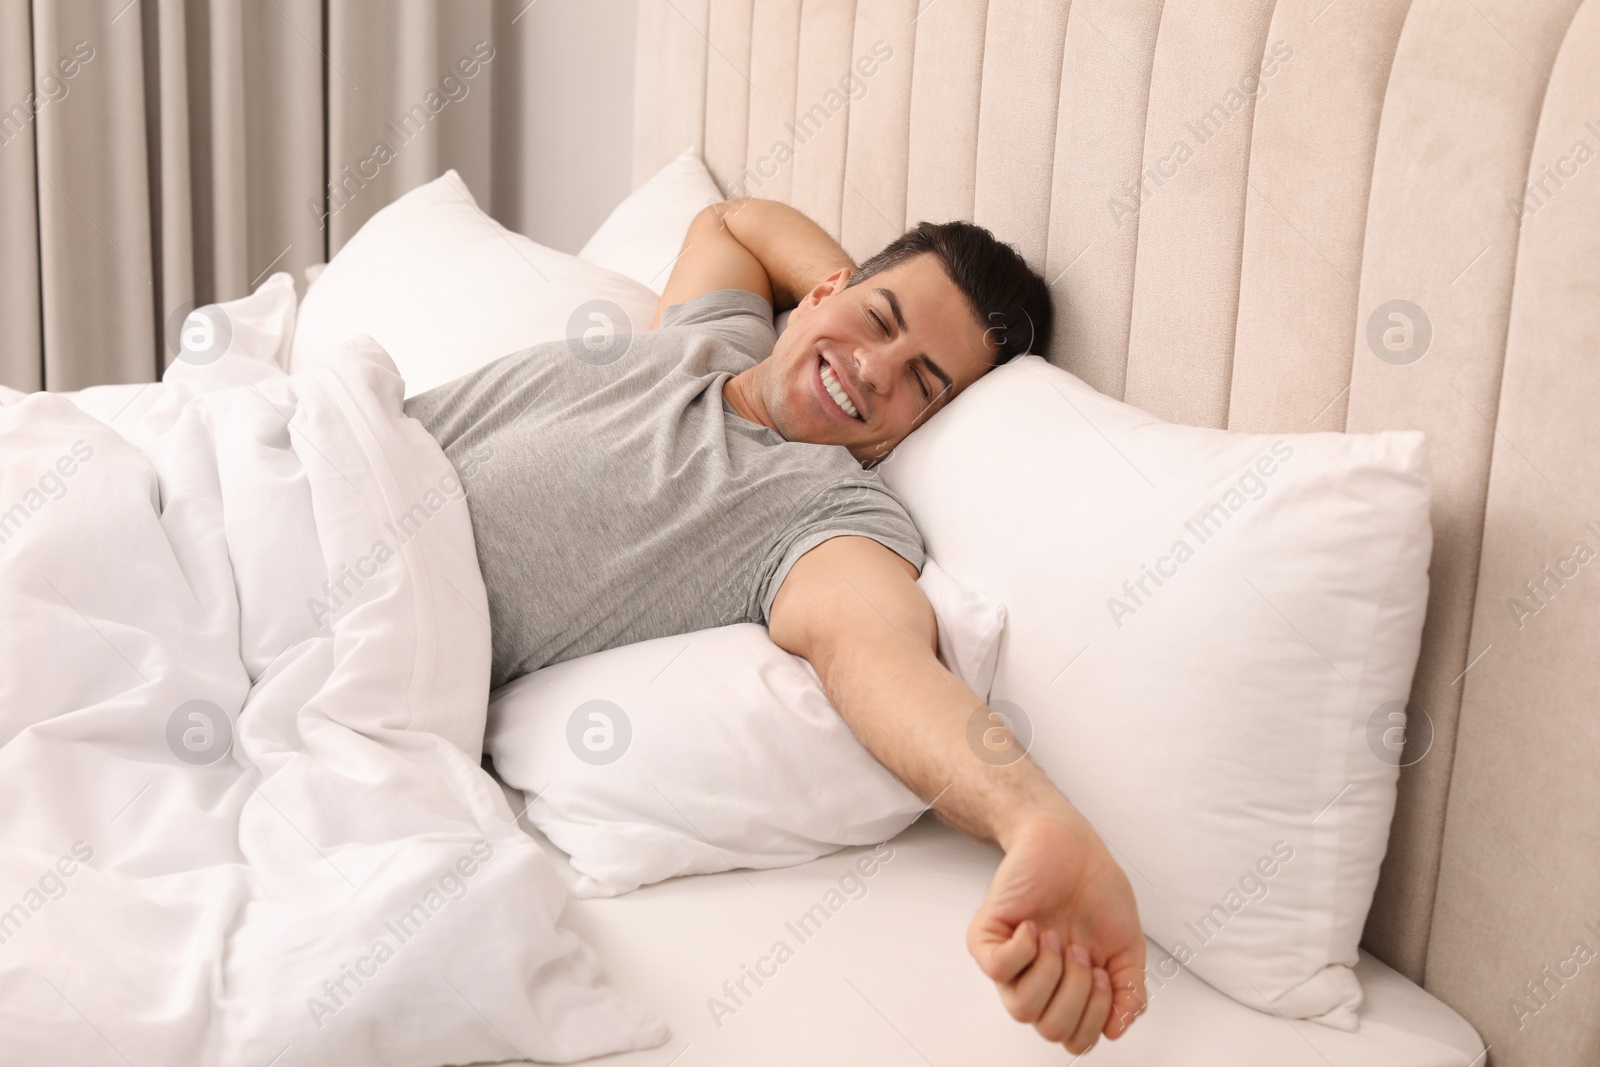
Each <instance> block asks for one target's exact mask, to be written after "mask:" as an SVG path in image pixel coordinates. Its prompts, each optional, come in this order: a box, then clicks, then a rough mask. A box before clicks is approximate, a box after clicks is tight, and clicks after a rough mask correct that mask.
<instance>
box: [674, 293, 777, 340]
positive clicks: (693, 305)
mask: <svg viewBox="0 0 1600 1067" xmlns="http://www.w3.org/2000/svg"><path fill="white" fill-rule="evenodd" d="M730 320H732V321H736V322H740V323H741V324H746V323H748V324H749V325H761V326H764V327H765V328H766V329H767V331H768V332H772V333H773V336H774V337H776V336H777V334H776V332H773V326H772V305H771V304H770V303H768V302H767V300H766V298H765V297H763V296H761V295H760V294H758V293H752V292H750V291H749V290H746V289H713V290H711V291H710V292H708V293H701V294H700V295H699V296H697V297H693V298H691V299H689V300H685V301H683V302H682V303H678V304H673V305H672V306H671V307H668V308H665V309H663V310H662V312H661V328H662V329H663V330H665V329H670V328H672V327H675V326H696V325H703V324H706V323H712V322H724V321H730Z"/></svg>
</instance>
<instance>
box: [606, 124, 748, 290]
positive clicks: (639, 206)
mask: <svg viewBox="0 0 1600 1067" xmlns="http://www.w3.org/2000/svg"><path fill="white" fill-rule="evenodd" d="M723 199H726V198H725V197H724V196H723V195H722V191H721V190H720V189H718V188H717V183H716V180H715V179H714V178H712V177H711V172H710V171H708V170H706V165H705V164H704V163H702V162H701V161H700V153H699V152H696V151H695V150H694V149H693V148H689V149H685V150H684V153H683V154H682V155H680V156H679V157H678V158H677V159H674V160H673V161H672V162H671V163H668V164H667V165H666V166H665V167H662V168H661V169H660V170H659V171H657V172H656V173H655V176H654V177H652V178H651V179H650V180H649V181H647V182H645V183H644V184H643V185H641V186H639V188H637V189H635V190H634V191H633V192H632V193H630V194H629V195H628V197H627V199H625V200H623V202H622V203H620V204H618V205H617V206H616V209H615V210H613V211H612V212H611V214H610V215H608V216H607V217H606V221H604V222H602V223H601V224H600V228H599V229H598V230H596V231H595V232H594V236H593V237H591V238H589V242H588V243H587V244H585V245H584V246H583V248H582V249H581V250H579V252H578V258H579V259H583V260H587V261H588V262H590V263H593V264H595V265H597V266H601V267H605V268H606V269H607V270H614V271H616V272H617V273H618V274H622V275H626V276H627V277H629V278H632V279H633V280H634V281H636V282H638V283H639V284H641V285H643V286H645V287H646V288H648V289H650V290H651V291H653V292H655V293H657V294H660V292H661V290H662V289H664V288H666V285H667V279H668V278H669V277H671V275H672V264H673V263H674V261H676V260H677V258H678V252H679V250H680V249H682V248H683V238H684V236H685V235H686V234H687V233H688V232H689V224H690V223H691V222H693V221H694V217H695V216H696V215H698V214H700V212H701V210H702V209H704V208H706V207H708V206H709V205H711V204H715V203H717V202H718V201H719V200H723Z"/></svg>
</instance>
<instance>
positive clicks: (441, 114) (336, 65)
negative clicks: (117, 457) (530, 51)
mask: <svg viewBox="0 0 1600 1067" xmlns="http://www.w3.org/2000/svg"><path fill="white" fill-rule="evenodd" d="M520 6H521V5H520V4H518V5H515V6H513V5H512V4H509V3H505V4H502V3H499V2H496V0H132V2H129V0H0V384H4V385H8V386H11V387H13V388H16V389H22V390H33V389H40V388H48V389H52V390H65V389H77V388H82V387H84V386H89V385H99V384H105V383H113V382H141V381H151V380H154V379H155V378H156V377H158V376H159V375H160V373H161V371H162V370H163V369H164V368H165V367H166V365H167V364H168V362H170V360H171V358H172V354H173V351H175V349H172V348H169V347H168V338H169V336H170V335H171V334H173V333H174V332H175V331H176V325H177V323H181V321H182V315H183V314H185V313H186V312H187V310H188V309H189V308H191V307H193V306H194V305H195V304H196V303H202V304H203V303H207V302H210V301H218V300H230V299H234V298H236V297H240V296H243V295H245V294H246V293H248V292H250V291H251V290H252V289H253V288H254V287H255V286H256V285H257V284H259V282H260V281H261V280H262V279H264V278H265V277H266V276H267V275H268V274H270V273H272V272H275V271H280V270H284V271H289V272H290V273H292V274H293V275H294V276H295V278H296V281H297V284H300V285H301V286H302V291H303V280H302V272H303V270H304V268H305V267H307V266H309V265H311V264H313V263H318V262H323V261H325V260H326V259H327V258H328V257H329V255H331V254H332V253H333V252H335V251H337V250H338V249H339V247H340V246H341V245H342V244H343V243H344V242H345V241H346V240H348V238H349V237H350V235H351V234H352V233H354V232H355V231H356V229H357V228H359V227H360V225H361V223H362V222H364V221H366V219H367V218H369V217H371V215H372V214H373V213H374V212H375V211H377V210H378V209H379V208H381V207H382V206H384V205H385V204H387V203H389V202H390V201H391V200H393V199H394V198H395V196H397V195H399V194H400V193H401V192H404V191H405V190H407V189H409V188H412V187H413V186H415V185H417V184H418V183H420V182H423V181H427V180H429V179H431V178H434V177H436V176H437V175H438V174H439V173H440V172H441V171H442V170H444V169H445V168H446V167H454V168H456V169H457V170H458V171H459V172H460V173H461V175H462V177H463V178H464V179H466V181H467V184H468V186H469V187H470V188H471V189H472V190H473V191H474V193H475V194H476V195H477V196H478V198H479V201H480V203H482V204H484V205H485V207H489V206H490V205H491V204H492V197H493V189H492V187H491V176H492V175H493V174H494V173H495V172H496V169H497V168H496V166H495V160H494V155H493V147H494V145H496V144H501V145H502V146H503V147H504V146H508V145H513V144H514V142H515V132H514V127H512V126H510V125H508V124H512V123H515V122H516V120H517V114H516V112H517V107H516V105H515V100H514V99H513V98H512V97H511V96H510V95H509V94H504V93H502V94H501V96H502V99H501V101H500V103H501V106H500V107H498V108H497V107H496V93H495V90H494V85H495V75H496V73H497V71H503V70H506V68H508V66H514V63H515V58H514V56H507V55H506V54H505V53H506V51H507V50H506V49H503V48H497V47H496V46H497V41H498V40H499V39H501V38H509V37H510V32H511V30H510V23H511V21H512V20H513V19H514V18H515V17H516V16H517V8H518V7H520ZM508 59H509V60H510V61H511V62H510V63H508V62H507V60H508ZM497 116H498V118H499V121H500V125H501V126H502V127H506V129H505V130H504V131H503V133H504V136H502V137H500V138H496V137H494V136H493V134H494V131H495V129H496V120H497ZM499 170H500V171H501V173H502V174H503V173H505V171H506V167H505V166H504V165H502V166H501V167H500V168H499ZM174 318H176V319H177V322H176V323H175V322H173V321H172V320H173V319H174Z"/></svg>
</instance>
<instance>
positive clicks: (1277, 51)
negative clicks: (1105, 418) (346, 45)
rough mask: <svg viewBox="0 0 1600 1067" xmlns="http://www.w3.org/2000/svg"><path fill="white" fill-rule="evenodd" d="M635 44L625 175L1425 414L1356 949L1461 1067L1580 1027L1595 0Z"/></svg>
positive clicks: (1076, 345)
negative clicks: (1407, 704) (1399, 991)
mask: <svg viewBox="0 0 1600 1067" xmlns="http://www.w3.org/2000/svg"><path fill="white" fill-rule="evenodd" d="M638 42H639V44H638V49H639V53H638V54H639V58H638V70H637V83H636V90H635V92H636V98H635V101H636V103H635V115H636V117H635V132H634V179H635V184H637V183H638V182H641V181H643V180H644V179H645V178H646V177H648V176H649V175H651V174H653V173H654V172H655V171H656V170H657V169H658V168H659V167H661V166H662V165H663V164H665V163H666V162H668V161H669V160H670V159H672V158H673V157H674V156H675V155H676V154H677V153H679V152H680V151H681V150H682V149H683V148H684V147H686V146H689V145H693V146H697V147H699V148H700V149H701V150H702V152H703V154H704V157H705V159H706V162H707V164H708V165H709V166H710V168H711V170H712V172H713V174H714V175H715V176H716V178H717V179H718V181H719V182H720V184H721V185H722V187H723V190H724V191H725V192H727V193H729V194H730V195H732V194H735V193H741V194H745V195H751V196H760V197H769V198H774V199H778V200H783V201H787V202H788V203H791V204H793V205H794V206H796V207H798V208H800V209H802V210H803V211H805V212H806V213H807V214H809V215H810V216H812V217H813V218H815V219H816V220H818V221H819V222H820V223H821V224H822V225H823V226H824V227H825V228H826V229H828V230H829V231H830V232H831V233H833V234H834V235H835V236H836V237H837V238H838V239H839V241H840V242H841V244H843V245H844V247H845V249H846V250H847V251H849V252H850V253H851V254H852V255H853V256H855V257H856V258H857V259H858V260H859V259H862V258H864V257H865V256H867V255H869V254H870V253H872V252H873V251H875V250H876V249H878V248H879V247H881V246H882V245H883V244H884V243H885V242H887V241H888V240H889V239H890V238H892V237H894V236H896V235H897V234H899V233H900V232H901V231H902V230H903V229H904V228H905V226H906V225H907V224H908V223H915V222H917V221H918V220H921V219H932V220H946V219H954V218H963V219H972V220H974V221H976V222H978V223H981V224H982V225H985V226H987V227H989V228H990V229H992V230H993V231H995V233H996V234H997V235H998V236H999V237H1001V238H1002V239H1004V240H1007V241H1009V242H1011V243H1012V244H1014V245H1015V246H1016V247H1017V248H1019V249H1020V250H1021V251H1022V252H1023V253H1024V254H1025V255H1026V256H1027V258H1028V260H1029V261H1030V262H1031V263H1032V264H1033V265H1034V266H1035V268H1037V269H1039V270H1040V271H1041V273H1043V274H1044V276H1045V278H1046V279H1048V280H1049V281H1050V282H1051V285H1052V287H1053V292H1054V295H1055V299H1056V305H1057V319H1058V322H1059V324H1060V325H1059V326H1058V328H1057V332H1056V337H1055V341H1054V347H1053V349H1052V350H1051V351H1050V352H1048V353H1046V355H1047V356H1048V358H1049V359H1050V360H1051V361H1052V362H1054V363H1056V364H1058V365H1060V366H1062V367H1065V368H1066V369H1068V370H1070V371H1072V372H1073V373H1075V374H1077V375H1079V376H1080V377H1082V378H1084V379H1085V380H1087V381H1088V382H1089V383H1091V384H1092V385H1094V386H1095V387H1097V388H1098V389H1100V390H1102V391H1104V392H1106V393H1109V394H1110V395H1112V396H1115V397H1120V398H1122V399H1124V400H1126V401H1128V402H1130V403H1133V404H1136V405H1138V406H1140V407H1143V408H1146V409H1148V410H1150V411H1152V412H1155V413H1156V414H1158V415H1161V416H1162V417H1164V418H1167V419H1169V420H1175V421H1182V422H1187V423H1194V424H1198V425H1204V426H1218V427H1231V428H1235V429H1240V430H1252V431H1276V432H1289V431H1313V430H1330V431H1342V430H1347V431H1352V432H1356V431H1368V430H1377V429H1384V428H1416V429H1423V430H1426V431H1428V432H1429V434H1430V436H1431V440H1432V462H1433V467H1434V474H1435V479H1436V481H1435V486H1436V489H1435V492H1436V499H1435V502H1434V511H1433V521H1434V532H1435V548H1434V557H1433V566H1432V571H1431V577H1432V600H1431V605H1430V612H1429V616H1428V623H1427V627H1426V631H1425V634H1424V644H1423V652H1422V658H1421V662H1420V664H1419V666H1418V672H1417V679H1416V683H1415V686H1414V690H1413V694H1412V695H1413V701H1412V715H1411V718H1412V725H1411V737H1410V747H1409V748H1408V750H1407V759H1408V761H1409V760H1411V759H1413V758H1414V757H1415V755H1416V753H1418V752H1420V751H1423V750H1425V751H1426V755H1425V756H1423V757H1422V758H1421V759H1420V760H1417V761H1416V762H1414V763H1412V764H1411V765H1409V766H1407V767H1406V768H1405V770H1404V772H1403V775H1402V778H1401V783H1400V798H1399V808H1398V811H1397V813H1396V817H1395V822H1394V827H1393V830H1392V833H1391V836H1390V841H1389V852H1388V857H1387V859H1386V860H1385V863H1384V867H1383V876H1382V880H1381V882H1380V884H1379V887H1378V893H1377V898H1376V900H1375V902H1374V905H1373V909H1372V913H1371V917H1370V919H1369V921H1368V924H1367V931H1366V939H1365V942H1364V943H1365V945H1366V947H1367V948H1368V949H1369V950H1370V951H1372V952H1373V953H1375V954H1376V955H1378V956H1379V957H1380V958H1382V959H1384V960H1386V961H1387V962H1389V963H1390V964H1392V965H1393V966H1395V967H1396V968H1398V969H1399V970H1400V971H1402V972H1403V973H1405V974H1407V975H1408V976H1410V977H1411V978H1413V979H1415V980H1418V981H1421V982H1423V983H1424V984H1425V985H1426V986H1427V988H1428V989H1430V990H1431V991H1432V992H1434V993H1435V995H1437V996H1439V997H1440V998H1441V999H1443V1000H1445V1001H1446V1002H1448V1003H1450V1004H1451V1005H1452V1006H1454V1007H1455V1008H1456V1009H1457V1010H1459V1011H1460V1012H1462V1014H1464V1015H1465V1016H1467V1018H1468V1019H1470V1020H1471V1021H1472V1022H1473V1023H1474V1024H1475V1025H1476V1026H1477V1027H1478V1028H1479V1030H1480V1031H1481V1032H1482V1033H1483V1034H1484V1037H1485V1039H1486V1040H1487V1041H1489V1042H1490V1043H1491V1044H1492V1046H1493V1051H1492V1053H1491V1056H1492V1057H1493V1059H1494V1061H1495V1062H1496V1063H1499V1064H1504V1065H1522V1064H1529V1065H1534V1064H1538V1065H1546V1064H1555V1063H1567V1062H1579V1061H1580V1060H1583V1061H1585V1062H1592V1061H1594V1060H1595V1059H1596V1058H1597V1057H1600V1027H1596V1025H1595V1023H1594V1022H1593V1020H1594V1019H1595V1018H1597V1017H1600V962H1596V963H1595V964H1593V965H1592V967H1591V966H1584V967H1583V968H1582V976H1581V977H1577V978H1573V977H1571V970H1572V967H1573V966H1576V964H1574V963H1572V962H1571V960H1572V959H1573V958H1574V956H1573V954H1574V946H1575V943H1577V942H1583V943H1584V944H1586V945H1587V946H1589V947H1591V948H1593V949H1595V950H1596V951H1597V952H1600V773H1597V771H1600V695H1597V694H1600V648H1597V645H1600V558H1596V557H1595V553H1596V552H1600V474H1597V472H1596V469H1595V467H1594V466H1593V463H1594V457H1595V456H1597V455H1600V352H1597V349H1600V0H1590V2H1588V3H1584V2H1582V0H1471V2H1470V3H1469V2H1463V0H1416V2H1415V3H1408V2H1406V0H1381V2H1380V0H1361V2H1359V3H1356V2H1351V0H1278V2H1276V3H1274V2H1273V0H1167V2H1166V3H1165V4H1164V5H1163V4H1162V3H1160V2H1156V0H1151V2H1145V3H1135V2H1115V3H1114V2H1111V0H1093V2H1090V0H1075V2H1071V3H1069V2H1067V0H987V2H985V0H859V3H857V2H854V0H806V2H802V0H642V2H641V5H640V15H639V34H638ZM1586 123H1587V124H1586ZM1580 144H1581V145H1583V146H1584V147H1583V148H1580V147H1579V145H1580ZM1578 542H1582V543H1583V545H1584V546H1585V548H1584V550H1579V549H1578V548H1577V547H1576V546H1577V543H1578ZM1580 557H1581V558H1582V562H1579V559H1580ZM1591 558H1593V559H1595V562H1593V563H1589V562H1588V560H1589V559H1591ZM1529 583H1531V584H1529ZM1424 714H1425V718H1426V720H1427V722H1429V723H1431V742H1429V741H1427V739H1426V738H1425V737H1424V734H1425V733H1426V732H1427V731H1425V730H1423V729H1421V728H1420V727H1419V725H1418V724H1419V722H1421V721H1422V720H1423V718H1424ZM1589 924H1592V925H1589ZM1563 961H1567V962H1565V963H1564V962H1563ZM1547 965H1548V966H1549V967H1551V968H1552V970H1551V971H1548V972H1545V971H1543V970H1542V969H1543V968H1545V967H1546V966H1547ZM1591 969H1592V973H1590V971H1591ZM1547 974H1555V975H1557V976H1558V980H1557V981H1549V980H1546V978H1545V975H1547ZM1561 974H1566V975H1567V976H1568V977H1567V978H1566V979H1565V981H1564V982H1563V981H1560V980H1559V976H1560V975H1561ZM1529 982H1532V983H1534V986H1532V987H1529V986H1527V985H1525V983H1529ZM1535 990H1543V992H1541V993H1538V994H1536V993H1535ZM1515 1003H1521V1004H1522V1005H1523V1008H1522V1010H1520V1011H1519V1010H1518V1009H1517V1008H1516V1007H1515V1006H1514V1004H1515Z"/></svg>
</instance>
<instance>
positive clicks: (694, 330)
mask: <svg viewBox="0 0 1600 1067" xmlns="http://www.w3.org/2000/svg"><path fill="white" fill-rule="evenodd" d="M776 339H777V335H776V333H774V331H773V326H772V308H771V305H769V304H768V303H767V302H766V301H765V300H763V299H762V298H761V297H759V296H757V295H755V294H754V293H748V292H744V291H743V290H738V289H721V290H718V291H716V292H711V293H706V294H703V295H701V296H699V297H696V298H695V299H693V300H688V301H685V302H683V303H681V304H677V305H674V306H673V307H670V308H667V309H666V310H665V311H664V312H663V313H662V316H661V328H660V329H657V330H651V331H648V332H644V333H638V334H634V335H633V337H632V338H631V341H630V342H629V343H628V346H627V349H626V351H625V352H624V353H623V354H622V355H621V356H620V357H618V358H616V359H615V360H614V361H612V362H609V363H604V364H597V363H595V362H590V361H589V360H588V359H580V358H578V356H577V355H576V354H575V352H574V350H573V349H572V347H570V346H569V345H568V343H567V342H566V341H565V340H561V341H553V342H550V343H547V344H541V345H534V346H533V347H532V348H528V349H524V350H523V351H521V352H516V353H513V354H512V355H509V356H505V357H503V358H501V359H498V360H495V361H494V362H493V363H490V364H488V365H487V366H484V367H482V368H480V369H478V370H475V371H473V372H471V373H470V374H466V375H463V376H462V377H460V378H457V379H455V380H454V381H451V382H447V383H446V384H444V385H441V386H438V387H437V388H434V389H430V390H428V391H427V392H425V393H421V394H419V395H417V396H414V397H412V398H411V399H410V400H407V401H406V404H405V411H406V414H407V415H410V416H412V417H413V418H416V419H418V420H420V421H421V423H422V424H423V426H424V427H426V428H427V430H428V432H429V433H430V434H432V435H433V437H434V438H435V439H436V440H437V441H438V442H439V444H440V446H441V447H442V448H443V449H444V452H445V454H446V455H447V456H449V457H450V461H451V463H453V464H454V465H455V467H456V469H457V471H458V472H459V473H460V475H461V478H462V482H463V485H464V486H465V489H466V497H467V506H468V509H469V511H470V513H471V516H472V531H473V536H474V537H475V538H476V541H477V550H478V562H479V564H480V565H481V567H482V569H483V580H484V585H485V586H486V587H487V589H488V594H489V621H490V628H491V631H492V633H493V644H494V664H493V670H492V672H491V675H490V684H491V685H492V686H500V685H503V684H505V683H506V682H508V681H510V680H511V679H513V678H515V677H517V676H518V675H521V674H525V673H528V672H530V671H535V670H538V669H539V668H540V667H543V666H546V665H548V664H552V663H559V662H561V661H562V660H567V659H572V658H573V657H576V656H583V655H587V654H589V653H591V652H598V651H600V650H601V649H605V648H611V647H614V646H616V645H623V644H630V643H633V642H636V641H644V640H647V639H649V638H653V637H664V636H667V635H669V634H681V633H689V632H692V631H695V630H702V629H706V628H709V627H712V626H723V625H728V624H731V623H735V622H759V623H761V624H763V625H766V624H767V622H768V617H769V616H768V613H769V612H770V610H771V607H772V600H773V598H774V597H775V596H777V593H778V588H779V586H781V585H782V584H783V579H784V576H785V575H787V574H788V572H789V568H790V567H791V566H792V565H793V564H794V562H795V560H797V559H799V558H800V557H801V556H802V555H804V554H805V553H806V552H807V551H809V550H810V549H812V548H814V547H816V546H817V545H818V544H820V543H822V542H823V541H825V540H827V539H828V538H830V537H835V536H838V535H840V534H859V535H862V536H866V537H870V538H872V539H873V540H875V541H878V542H880V543H882V544H883V545H885V546H886V547H888V548H889V549H891V550H892V551H894V552H896V553H898V554H899V555H901V556H902V557H904V558H905V559H906V560H907V561H909V562H910V563H912V564H913V565H915V566H916V568H917V570H918V571H919V572H920V571H921V569H922V565H923V560H924V559H925V557H924V554H923V548H922V538H921V536H920V535H919V534H918V532H917V528H916V526H914V525H913V524H912V522H911V518H910V516H909V515H907V514H906V510H905V508H904V506H903V505H902V504H901V502H900V500H899V499H898V498H897V497H896V496H895V495H894V494H893V493H892V492H890V490H889V489H888V487H886V486H885V485H884V484H883V482H882V480H881V478H880V476H879V475H878V474H877V472H876V471H870V470H866V469H864V468H863V467H862V466H861V465H860V464H859V463H858V462H857V461H856V459H855V457H854V456H852V455H851V454H850V452H849V450H848V449H846V448H844V447H842V446H840V445H819V444H809V443H806V442H802V441H786V440H784V438H783V437H782V435H780V434H779V433H778V432H777V431H776V430H773V429H771V428H769V427H766V426H762V425H760V424H758V423H754V422H750V421H749V420H747V419H745V418H743V417H741V416H740V415H738V414H735V412H734V410H733V407H732V406H731V405H730V404H728V402H727V401H726V400H724V399H723V396H722V387H723V383H724V382H726V381H727V380H728V379H729V378H731V377H732V376H733V375H734V374H736V373H738V372H740V371H742V370H744V369H745V368H747V367H750V366H753V365H755V364H756V363H757V362H759V361H760V360H762V359H765V358H766V357H767V356H768V355H770V354H771V352H772V346H773V344H774V342H775V341H776Z"/></svg>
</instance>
